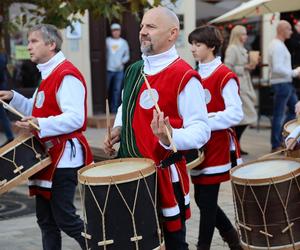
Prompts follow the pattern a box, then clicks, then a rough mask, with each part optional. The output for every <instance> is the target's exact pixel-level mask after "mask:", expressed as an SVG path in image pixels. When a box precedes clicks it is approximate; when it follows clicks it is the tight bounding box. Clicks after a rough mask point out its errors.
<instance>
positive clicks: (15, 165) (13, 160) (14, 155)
mask: <svg viewBox="0 0 300 250" xmlns="http://www.w3.org/2000/svg"><path fill="white" fill-rule="evenodd" d="M12 151H13V156H12V160H11V159H9V158H7V157H5V156H3V155H0V158H2V159H3V160H6V161H9V162H11V163H12V164H13V165H14V167H15V170H14V171H13V172H14V174H16V173H19V174H20V175H21V174H22V172H21V170H22V169H23V168H24V167H23V166H22V165H21V166H18V164H17V163H16V161H15V159H16V148H14V149H13V150H12Z"/></svg>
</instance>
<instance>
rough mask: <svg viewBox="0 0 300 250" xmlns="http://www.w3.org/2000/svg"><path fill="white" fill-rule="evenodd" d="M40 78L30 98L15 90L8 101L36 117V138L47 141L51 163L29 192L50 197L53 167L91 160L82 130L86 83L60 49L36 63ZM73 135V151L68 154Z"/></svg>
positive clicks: (34, 179)
mask: <svg viewBox="0 0 300 250" xmlns="http://www.w3.org/2000/svg"><path fill="white" fill-rule="evenodd" d="M38 68H39V69H40V71H41V72H42V82H41V84H40V86H39V88H38V90H37V91H36V92H35V94H34V96H33V97H32V98H30V99H27V98H25V97H23V96H22V95H20V94H18V93H17V92H14V97H13V99H12V100H11V102H10V104H11V105H12V106H14V107H15V108H16V109H18V110H19V111H20V112H21V113H23V114H24V115H26V116H30V115H32V116H35V117H37V118H38V122H39V126H40V128H41V130H40V132H39V133H37V136H38V138H39V139H40V140H41V141H42V142H43V143H46V144H47V145H49V143H50V144H51V145H52V147H51V148H49V151H48V152H49V154H50V156H51V159H52V164H51V165H50V166H49V167H47V168H45V169H44V170H42V171H40V172H38V173H37V174H36V175H34V176H33V177H32V178H31V180H30V181H29V186H30V187H31V189H30V194H31V195H35V194H41V195H43V196H44V197H45V198H50V195H51V187H52V177H53V174H54V171H55V169H56V167H59V168H75V167H79V166H82V165H84V164H90V163H91V162H92V154H91V151H90V148H89V146H88V143H87V141H86V139H85V137H84V136H83V134H82V131H84V130H85V129H86V116H87V112H86V111H87V107H86V84H85V81H84V78H83V76H82V75H81V74H80V72H79V71H78V69H77V68H75V67H74V66H73V65H72V64H71V63H70V62H69V61H67V60H66V59H65V57H64V55H63V54H62V52H59V53H57V54H56V55H55V56H54V57H53V58H51V59H50V60H49V61H48V62H47V63H45V64H44V65H43V64H40V65H38ZM68 139H72V141H73V142H74V147H75V149H74V150H75V151H76V155H74V156H73V157H71V159H70V155H71V150H72V149H71V145H70V143H69V142H67V140H68Z"/></svg>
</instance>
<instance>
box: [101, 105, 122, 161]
mask: <svg viewBox="0 0 300 250" xmlns="http://www.w3.org/2000/svg"><path fill="white" fill-rule="evenodd" d="M106 129H107V133H106V135H105V138H104V152H105V153H106V154H108V155H110V156H112V155H113V154H115V152H116V150H115V149H114V148H113V147H114V144H116V143H118V142H119V141H120V136H121V127H115V128H113V129H111V125H110V112H109V105H108V100H107V99H106Z"/></svg>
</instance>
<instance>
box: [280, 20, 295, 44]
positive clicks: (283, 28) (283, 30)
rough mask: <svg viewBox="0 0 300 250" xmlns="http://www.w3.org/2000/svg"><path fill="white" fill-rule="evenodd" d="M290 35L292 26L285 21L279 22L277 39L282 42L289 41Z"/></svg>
mask: <svg viewBox="0 0 300 250" xmlns="http://www.w3.org/2000/svg"><path fill="white" fill-rule="evenodd" d="M291 35H292V26H291V25H290V23H289V22H287V21H285V20H280V21H279V23H278V25H277V38H279V39H280V40H282V41H285V40H286V39H289V38H290V37H291Z"/></svg>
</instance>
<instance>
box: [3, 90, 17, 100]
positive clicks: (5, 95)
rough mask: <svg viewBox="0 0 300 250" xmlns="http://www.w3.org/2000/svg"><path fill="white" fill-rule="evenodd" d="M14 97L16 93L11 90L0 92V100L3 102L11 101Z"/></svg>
mask: <svg viewBox="0 0 300 250" xmlns="http://www.w3.org/2000/svg"><path fill="white" fill-rule="evenodd" d="M13 97H14V92H12V91H11V90H0V99H1V100H3V101H10V100H11V99H12V98H13Z"/></svg>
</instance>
